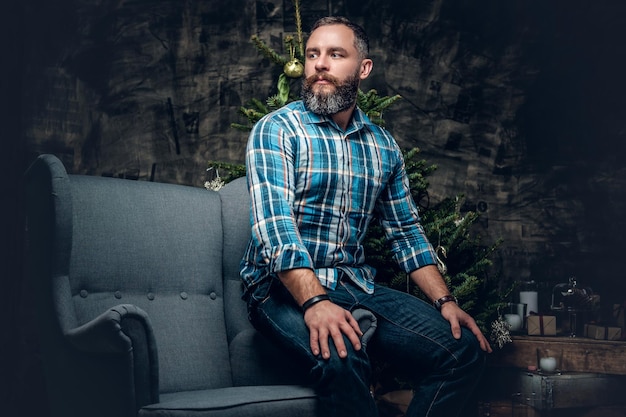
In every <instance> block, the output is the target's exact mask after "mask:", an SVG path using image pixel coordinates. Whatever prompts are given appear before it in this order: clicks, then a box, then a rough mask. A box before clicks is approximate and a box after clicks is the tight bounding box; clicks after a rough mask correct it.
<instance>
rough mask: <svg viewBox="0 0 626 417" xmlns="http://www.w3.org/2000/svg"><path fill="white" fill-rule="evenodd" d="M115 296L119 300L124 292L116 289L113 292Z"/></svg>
mask: <svg viewBox="0 0 626 417" xmlns="http://www.w3.org/2000/svg"><path fill="white" fill-rule="evenodd" d="M113 296H114V297H115V298H117V299H118V300H119V299H120V298H122V293H121V292H119V291H115V292H114V293H113Z"/></svg>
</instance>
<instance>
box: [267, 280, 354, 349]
mask: <svg viewBox="0 0 626 417" xmlns="http://www.w3.org/2000/svg"><path fill="white" fill-rule="evenodd" d="M278 277H279V278H280V280H281V282H282V283H283V284H284V285H285V287H286V288H287V290H289V292H290V293H291V295H292V296H293V298H294V299H295V300H296V302H297V303H298V304H299V305H303V304H304V303H305V302H306V301H307V300H309V299H311V297H315V296H317V295H320V294H325V293H326V290H325V289H324V288H323V287H322V285H321V284H320V281H319V279H318V278H317V276H315V273H314V272H313V271H312V270H310V269H305V268H299V269H291V270H288V271H283V272H279V273H278ZM304 322H305V324H306V325H307V327H308V328H309V332H310V345H311V351H312V352H313V354H314V355H319V354H320V352H321V354H322V357H323V358H324V359H328V358H330V347H329V343H328V341H329V339H332V340H333V342H334V344H335V347H336V348H337V352H339V357H341V358H345V357H346V356H348V351H347V350H346V344H345V342H344V340H343V335H346V336H347V337H348V340H350V342H352V345H353V346H354V348H355V349H356V350H359V349H361V339H360V337H361V336H363V333H362V332H361V329H360V328H359V323H358V322H357V321H356V320H355V319H354V317H352V314H351V313H350V312H349V311H348V310H346V309H344V308H342V307H340V306H338V305H337V304H334V303H332V302H331V301H319V302H317V303H315V304H313V305H312V306H311V307H309V308H307V310H306V311H305V312H304Z"/></svg>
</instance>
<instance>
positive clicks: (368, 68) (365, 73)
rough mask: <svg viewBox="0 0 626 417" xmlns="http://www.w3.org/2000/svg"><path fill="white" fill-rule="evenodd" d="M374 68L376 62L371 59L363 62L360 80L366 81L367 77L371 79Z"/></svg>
mask: <svg viewBox="0 0 626 417" xmlns="http://www.w3.org/2000/svg"><path fill="white" fill-rule="evenodd" d="M373 67H374V61H372V60H371V59H369V58H365V59H364V60H363V61H361V71H360V73H359V78H361V79H362V80H364V79H366V78H367V77H369V75H370V72H372V68H373Z"/></svg>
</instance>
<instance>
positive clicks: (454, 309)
mask: <svg viewBox="0 0 626 417" xmlns="http://www.w3.org/2000/svg"><path fill="white" fill-rule="evenodd" d="M410 276H411V279H412V280H413V282H415V283H416V284H417V285H418V286H419V287H420V289H421V290H422V291H424V293H425V294H426V295H427V296H428V297H430V299H431V300H438V299H440V298H441V297H443V296H444V295H446V294H450V291H449V290H448V287H447V286H446V283H445V281H444V279H443V277H442V276H441V274H440V273H439V270H438V269H437V267H436V266H435V265H427V266H424V267H422V268H419V269H416V270H415V271H413V272H411V274H410ZM441 315H442V316H443V318H445V319H446V320H448V322H450V330H451V331H452V336H454V338H455V339H459V338H460V337H461V326H463V327H467V328H468V329H470V330H471V332H472V333H474V336H476V339H478V343H479V344H480V348H481V349H482V350H484V351H485V352H489V353H491V346H490V345H489V342H488V341H487V338H486V337H485V336H484V335H483V332H481V331H480V329H479V328H478V325H477V324H476V322H475V321H474V319H473V318H472V317H471V316H470V315H469V314H467V313H466V312H465V311H463V310H462V309H461V307H459V306H458V305H457V304H456V303H445V304H443V305H442V306H441Z"/></svg>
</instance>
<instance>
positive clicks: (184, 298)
mask: <svg viewBox="0 0 626 417" xmlns="http://www.w3.org/2000/svg"><path fill="white" fill-rule="evenodd" d="M188 297H189V295H187V293H186V292H185V291H183V292H181V293H180V298H182V299H183V300H186V299H187V298H188Z"/></svg>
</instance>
